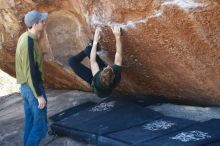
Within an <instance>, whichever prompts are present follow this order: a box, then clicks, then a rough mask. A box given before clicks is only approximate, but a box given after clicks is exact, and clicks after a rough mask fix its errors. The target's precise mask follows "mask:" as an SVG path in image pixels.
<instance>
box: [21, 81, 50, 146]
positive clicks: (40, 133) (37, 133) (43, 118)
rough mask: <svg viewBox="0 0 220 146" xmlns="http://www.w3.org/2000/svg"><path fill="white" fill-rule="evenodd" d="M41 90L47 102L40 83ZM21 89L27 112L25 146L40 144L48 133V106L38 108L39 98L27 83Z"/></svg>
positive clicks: (37, 145)
mask: <svg viewBox="0 0 220 146" xmlns="http://www.w3.org/2000/svg"><path fill="white" fill-rule="evenodd" d="M40 90H41V93H42V94H43V97H44V98H45V100H46V102H47V97H46V94H45V90H44V87H43V85H40ZM20 91H21V95H22V97H23V101H24V112H25V128H24V146H39V144H40V141H41V139H42V138H44V137H45V136H46V134H47V106H46V107H45V108H44V109H39V108H38V100H37V98H36V97H35V96H34V94H33V92H32V90H31V88H30V87H29V86H28V85H27V84H21V87H20Z"/></svg>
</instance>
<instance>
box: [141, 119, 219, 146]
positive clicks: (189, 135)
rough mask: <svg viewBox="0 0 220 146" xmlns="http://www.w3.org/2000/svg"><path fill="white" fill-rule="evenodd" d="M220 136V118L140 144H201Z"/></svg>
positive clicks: (217, 138) (167, 145)
mask: <svg viewBox="0 0 220 146" xmlns="http://www.w3.org/2000/svg"><path fill="white" fill-rule="evenodd" d="M219 138H220V120H217V119H212V120H209V121H206V122H203V123H199V124H196V125H194V126H191V127H189V128H187V129H184V130H182V131H178V132H174V133H172V134H168V135H165V136H162V137H159V138H156V139H154V140H151V141H146V142H143V143H140V144H138V146H154V145H155V146H157V145H158V146H200V145H207V144H209V143H212V142H214V141H216V140H219Z"/></svg>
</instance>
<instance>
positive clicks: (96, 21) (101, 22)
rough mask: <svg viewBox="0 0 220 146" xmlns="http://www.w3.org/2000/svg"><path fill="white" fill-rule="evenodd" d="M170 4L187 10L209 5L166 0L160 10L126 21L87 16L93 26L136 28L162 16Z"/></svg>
mask: <svg viewBox="0 0 220 146" xmlns="http://www.w3.org/2000/svg"><path fill="white" fill-rule="evenodd" d="M168 5H177V6H178V7H180V8H181V9H184V10H186V11H187V10H189V9H193V8H197V7H204V6H207V5H206V4H202V3H197V2H194V0H164V2H163V3H162V4H161V7H160V9H159V10H157V11H155V12H154V14H153V15H150V16H146V17H144V18H142V19H138V20H133V21H127V22H124V23H117V22H112V21H111V20H110V19H106V18H101V17H99V16H96V15H91V16H88V17H87V22H88V24H90V25H91V26H92V27H93V28H96V27H105V26H108V27H111V28H113V27H114V26H116V25H117V26H119V27H121V28H122V29H123V30H125V31H126V30H128V29H133V28H135V27H136V25H137V24H143V23H146V22H147V21H148V19H151V18H155V17H160V16H161V15H162V14H163V10H164V6H168Z"/></svg>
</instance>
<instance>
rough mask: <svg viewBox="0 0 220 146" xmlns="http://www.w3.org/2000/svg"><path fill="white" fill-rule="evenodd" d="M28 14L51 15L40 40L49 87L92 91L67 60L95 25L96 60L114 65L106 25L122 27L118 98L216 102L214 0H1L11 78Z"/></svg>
mask: <svg viewBox="0 0 220 146" xmlns="http://www.w3.org/2000/svg"><path fill="white" fill-rule="evenodd" d="M32 9H37V10H40V11H47V12H49V20H48V24H47V28H46V30H45V32H44V35H43V37H42V39H41V40H40V44H41V48H42V50H43V52H45V77H46V78H45V79H46V83H47V86H48V87H52V88H66V89H67V88H68V89H80V90H85V91H89V90H90V87H89V85H88V84H87V83H85V82H84V81H82V80H81V79H80V78H79V77H77V76H76V75H75V74H74V72H73V71H72V70H71V69H70V68H69V67H68V65H67V59H68V58H69V57H70V56H71V55H74V54H76V53H78V52H79V51H81V50H82V49H84V47H85V46H86V44H87V42H88V40H89V39H91V38H92V36H93V32H94V30H95V28H96V27H97V26H99V27H101V28H102V32H103V33H102V39H101V45H102V47H103V48H104V50H105V51H104V53H102V54H101V57H102V58H103V59H104V60H105V61H106V62H108V63H112V62H113V60H114V53H115V40H114V37H113V34H112V31H111V27H113V26H114V25H120V26H121V28H122V30H123V31H122V41H123V49H124V54H123V55H124V57H123V61H124V63H123V73H122V81H121V84H120V86H119V87H118V88H117V89H118V91H119V92H120V93H122V94H125V95H135V96H146V95H155V96H163V97H164V98H168V99H171V100H177V101H184V102H185V103H192V102H196V103H201V104H207V105H208V104H212V105H220V90H219V89H220V1H219V0H120V1H118V0H111V1H109V0H83V1H81V0H8V1H4V0H1V1H0V68H1V69H2V70H4V71H5V72H8V73H9V74H11V75H15V69H14V55H15V48H16V43H17V39H18V37H19V35H20V34H21V33H22V32H24V31H25V27H24V24H23V21H22V20H23V16H24V14H25V13H26V12H27V11H29V10H32ZM84 63H85V65H88V66H89V63H88V60H85V62H84Z"/></svg>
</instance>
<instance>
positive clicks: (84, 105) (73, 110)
mask: <svg viewBox="0 0 220 146" xmlns="http://www.w3.org/2000/svg"><path fill="white" fill-rule="evenodd" d="M95 104H96V103H95V102H86V103H82V104H80V105H77V106H74V107H71V108H68V109H66V110H64V111H62V112H59V113H57V114H55V115H53V116H51V117H49V119H51V120H52V121H54V122H55V121H60V120H62V119H64V118H66V117H68V116H70V115H72V114H74V113H78V112H79V111H82V110H84V109H87V108H89V107H91V106H94V105H95Z"/></svg>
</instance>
